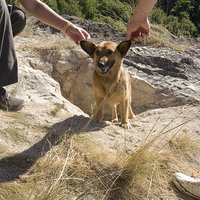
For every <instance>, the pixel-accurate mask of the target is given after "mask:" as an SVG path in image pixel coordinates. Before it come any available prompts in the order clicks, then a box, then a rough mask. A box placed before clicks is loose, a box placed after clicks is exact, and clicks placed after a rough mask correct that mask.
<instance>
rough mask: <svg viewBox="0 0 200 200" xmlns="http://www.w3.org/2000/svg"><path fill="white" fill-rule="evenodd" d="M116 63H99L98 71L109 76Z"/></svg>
mask: <svg viewBox="0 0 200 200" xmlns="http://www.w3.org/2000/svg"><path fill="white" fill-rule="evenodd" d="M114 64H115V61H114V60H113V61H108V62H107V63H103V62H99V63H98V69H99V71H100V72H101V74H107V73H108V72H109V71H110V69H111V68H112V67H113V66H114Z"/></svg>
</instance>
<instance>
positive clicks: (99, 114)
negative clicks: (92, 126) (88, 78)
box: [95, 96, 104, 123]
mask: <svg viewBox="0 0 200 200" xmlns="http://www.w3.org/2000/svg"><path fill="white" fill-rule="evenodd" d="M103 108H104V98H102V97H97V96H96V111H95V121H96V122H98V123H102V122H103V111H104V109H103Z"/></svg>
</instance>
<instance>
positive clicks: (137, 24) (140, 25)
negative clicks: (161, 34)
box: [127, 9, 150, 43]
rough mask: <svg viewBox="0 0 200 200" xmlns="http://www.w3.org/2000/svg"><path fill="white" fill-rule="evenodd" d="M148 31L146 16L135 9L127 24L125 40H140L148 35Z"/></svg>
mask: <svg viewBox="0 0 200 200" xmlns="http://www.w3.org/2000/svg"><path fill="white" fill-rule="evenodd" d="M149 31H150V26H149V20H148V16H147V15H145V14H143V13H141V12H138V11H137V9H136V10H135V11H134V13H133V16H132V18H131V20H130V22H129V24H128V26H127V40H129V39H131V41H132V43H134V42H135V41H138V40H142V39H144V38H146V37H148V36H149Z"/></svg>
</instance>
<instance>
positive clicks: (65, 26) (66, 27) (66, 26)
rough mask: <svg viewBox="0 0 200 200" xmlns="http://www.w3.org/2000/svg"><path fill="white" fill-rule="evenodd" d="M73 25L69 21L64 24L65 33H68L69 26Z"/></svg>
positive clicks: (63, 30)
mask: <svg viewBox="0 0 200 200" xmlns="http://www.w3.org/2000/svg"><path fill="white" fill-rule="evenodd" d="M70 27H71V24H70V23H69V22H67V23H66V24H65V25H64V27H63V28H62V30H61V31H62V32H63V33H64V34H67V32H68V31H69V28H70Z"/></svg>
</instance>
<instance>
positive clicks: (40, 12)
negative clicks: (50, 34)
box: [19, 0, 70, 30]
mask: <svg viewBox="0 0 200 200" xmlns="http://www.w3.org/2000/svg"><path fill="white" fill-rule="evenodd" d="M19 1H20V3H21V4H22V5H23V7H24V8H25V9H26V10H27V11H28V12H29V13H30V14H31V15H33V16H34V17H36V18H37V19H39V20H40V21H42V22H43V23H45V24H47V25H50V26H52V27H54V28H56V29H58V30H63V27H64V26H65V25H66V23H70V22H68V21H67V20H65V19H64V18H62V17H61V16H59V15H58V14H57V13H55V12H54V11H53V10H52V9H51V8H50V7H49V6H47V5H46V4H44V3H43V2H41V1H39V0H19Z"/></svg>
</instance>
